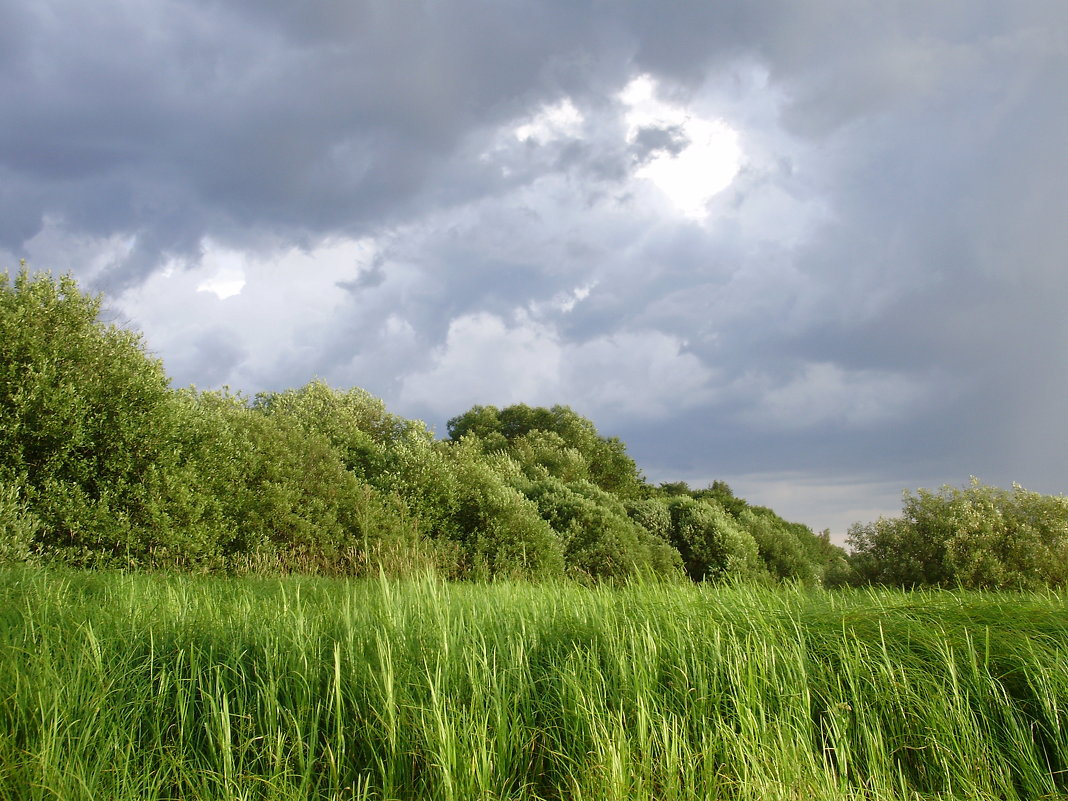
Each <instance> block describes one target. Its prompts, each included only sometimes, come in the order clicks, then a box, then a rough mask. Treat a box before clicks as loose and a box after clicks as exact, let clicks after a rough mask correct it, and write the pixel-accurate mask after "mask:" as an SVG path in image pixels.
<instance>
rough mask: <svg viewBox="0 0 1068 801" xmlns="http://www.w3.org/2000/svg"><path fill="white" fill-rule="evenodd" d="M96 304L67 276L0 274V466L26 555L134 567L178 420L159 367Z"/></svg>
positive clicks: (148, 541)
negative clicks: (86, 556) (30, 528)
mask: <svg viewBox="0 0 1068 801" xmlns="http://www.w3.org/2000/svg"><path fill="white" fill-rule="evenodd" d="M101 307H102V300H101V298H100V297H99V296H90V295H86V294H83V293H82V292H81V291H79V289H78V286H77V284H76V282H75V281H74V279H73V278H72V277H70V276H69V275H65V276H62V277H60V278H58V279H55V278H53V277H52V276H51V275H50V274H47V273H37V274H31V273H30V272H29V271H28V270H26V269H25V268H23V269H22V270H21V271H20V272H19V273H18V274H17V275H16V276H15V278H14V280H11V278H10V277H9V276H8V274H6V273H4V274H2V275H0V421H2V422H0V460H2V462H0V464H2V465H3V467H4V469H5V470H6V471H7V474H8V475H9V476H14V477H16V479H15V481H16V483H17V485H18V486H19V488H20V490H19V493H20V498H21V499H22V500H21V501H20V503H22V504H24V505H25V507H26V509H28V510H30V511H31V512H32V514H33V515H34V517H35V518H36V519H37V520H38V521H39V523H40V527H39V529H38V532H37V534H36V536H35V540H36V546H37V547H41V548H46V549H49V548H51V549H55V548H62V549H68V551H69V552H73V551H72V550H71V549H73V550H88V551H95V552H99V553H104V552H107V553H110V554H111V555H112V556H114V557H117V558H118V557H123V558H133V557H136V556H138V555H140V554H143V553H144V552H145V551H146V550H147V549H148V548H150V547H151V545H152V541H153V538H154V536H155V535H154V534H153V532H152V531H151V530H150V529H149V528H148V526H150V525H151V524H152V523H154V522H155V521H154V520H153V519H152V517H153V516H152V515H151V514H150V509H149V508H148V507H147V506H146V502H147V498H146V493H148V494H151V492H152V491H153V488H154V486H155V484H156V483H158V482H157V475H158V473H159V472H160V470H161V469H163V470H165V469H166V467H165V465H166V464H167V463H168V460H169V459H170V456H169V450H170V445H171V443H172V441H173V439H174V435H175V426H176V424H177V422H178V420H177V417H176V414H175V407H174V401H173V395H172V393H171V391H170V388H169V384H168V380H167V377H166V375H165V373H164V371H163V368H162V365H161V364H160V363H159V361H158V360H156V359H153V358H151V357H150V356H149V355H148V354H147V352H146V351H145V348H144V345H143V343H142V341H141V338H140V337H139V336H138V335H137V334H134V333H131V332H130V331H126V330H124V329H121V328H118V327H117V326H114V325H109V324H107V323H105V322H104V321H103V320H102V319H101Z"/></svg>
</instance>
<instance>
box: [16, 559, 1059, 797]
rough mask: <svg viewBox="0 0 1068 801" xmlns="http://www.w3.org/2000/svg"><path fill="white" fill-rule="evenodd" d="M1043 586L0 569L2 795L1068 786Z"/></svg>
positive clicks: (898, 791)
mask: <svg viewBox="0 0 1068 801" xmlns="http://www.w3.org/2000/svg"><path fill="white" fill-rule="evenodd" d="M1066 771H1068V598H1066V597H1065V596H1063V595H1026V596H1022V595H978V594H958V593H913V594H905V593H899V592H889V591H878V592H861V591H850V592H841V593H830V592H812V591H806V590H801V589H778V590H775V589H755V588H745V587H733V588H732V587H728V588H713V587H668V586H631V587H626V588H622V589H618V588H617V589H609V588H604V589H593V590H590V589H583V588H580V587H577V586H528V585H521V584H497V585H474V584H462V585H444V584H441V583H439V582H437V581H435V580H433V579H429V578H428V579H426V580H423V581H417V582H410V583H393V582H387V581H362V582H344V581H334V580H321V579H300V578H289V579H278V580H270V579H255V578H241V579H224V578H204V577H190V576H166V575H123V574H116V573H75V572H67V571H48V570H41V569H14V568H12V569H5V570H3V571H0V798H3V799H46V798H47V799H64V801H69V800H73V799H306V798H308V799H310V798H321V799H335V798H336V799H347V798H367V799H535V798H540V799H589V800H590V801H601V800H602V799H626V800H627V801H644V799H657V800H658V801H675V800H678V801H682V799H687V800H688V799H735V798H737V799H761V800H765V799H797V801H803V800H807V799H844V798H848V799H914V798H940V799H950V798H953V799H958V798H960V799H1016V798H1019V799H1038V798H1064V797H1068V773H1066Z"/></svg>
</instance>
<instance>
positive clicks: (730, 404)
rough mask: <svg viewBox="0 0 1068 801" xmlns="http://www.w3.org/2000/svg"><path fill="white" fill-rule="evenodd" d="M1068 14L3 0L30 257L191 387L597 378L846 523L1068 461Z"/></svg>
mask: <svg viewBox="0 0 1068 801" xmlns="http://www.w3.org/2000/svg"><path fill="white" fill-rule="evenodd" d="M1065 74H1068V6H1065V4H1063V3H1061V2H1059V0H1045V1H1042V2H1040V1H1039V0H1033V1H1027V0H1025V1H1022V2H1016V3H1012V4H1005V3H1002V2H994V0H979V1H978V2H966V3H965V2H945V3H938V4H933V5H932V4H930V3H923V2H909V1H907V0H896V1H895V2H885V3H875V2H845V1H844V0H803V1H802V2H785V0H783V1H782V2H763V3H752V2H742V1H741V0H736V1H735V2H720V3H679V4H674V5H671V6H665V5H664V4H654V3H651V2H629V3H628V2H624V3H614V4H610V5H609V4H600V3H574V2H538V3H534V2H525V1H520V2H514V3H491V2H475V0H449V2H440V3H430V2H414V1H409V0H391V1H390V2H385V0H382V1H381V2H378V1H372V2H363V3H349V2H329V1H327V0H321V1H314V2H309V3H304V4H301V5H300V6H294V5H293V4H291V3H281V2H247V3H242V2H228V3H215V2H206V1H205V2H197V1H194V0H186V1H185V2H178V1H177V0H174V1H171V2H165V1H163V0H161V1H160V2H156V1H155V0H153V2H146V3H139V4H136V3H124V2H117V0H103V1H102V2H99V3H94V4H84V3H76V2H73V0H54V1H51V2H50V1H49V0H42V1H41V2H36V3H32V4H31V3H18V2H14V1H13V0H0V114H2V115H3V119H4V120H5V122H4V124H3V125H2V126H0V261H2V262H3V266H5V267H11V266H15V265H16V264H17V260H18V259H20V258H26V259H28V261H29V263H30V265H31V266H32V267H34V268H39V269H44V268H51V269H54V270H56V271H68V270H69V271H71V272H73V273H74V274H75V275H76V276H77V277H78V278H79V280H80V281H81V282H82V283H83V285H85V286H86V287H89V288H92V289H95V290H103V291H105V292H106V293H107V296H108V302H109V304H110V308H111V309H112V310H113V313H114V314H115V315H116V316H117V317H119V318H121V319H124V320H129V321H130V324H131V325H133V326H134V327H136V328H138V329H140V330H143V331H144V332H145V335H146V341H147V344H148V346H149V347H150V348H151V349H152V350H153V351H154V352H155V353H156V354H158V355H159V356H160V357H161V358H163V360H164V363H165V364H166V365H167V367H168V369H169V370H170V371H171V374H172V377H173V379H174V381H175V383H176V384H188V383H195V384H197V385H199V386H204V387H213V386H219V385H222V384H228V385H230V386H232V387H235V388H240V389H243V390H246V391H250V392H254V391H257V390H262V389H279V388H284V387H288V386H297V385H300V384H303V383H305V382H307V381H308V380H310V379H312V378H313V377H316V376H318V377H321V378H323V379H325V380H327V381H329V382H330V383H332V384H334V385H337V386H352V385H357V386H362V387H365V388H366V389H368V390H369V391H371V392H373V393H375V394H378V395H380V396H382V397H383V398H384V399H385V400H386V401H387V403H388V404H389V405H390V406H391V408H393V409H394V410H396V411H398V412H400V413H403V414H408V415H412V416H419V417H422V418H424V419H426V420H427V421H428V422H430V423H431V424H432V425H434V426H435V427H436V428H437V429H438V430H439V431H443V429H444V421H445V420H446V419H448V418H449V417H451V416H453V415H455V414H458V413H459V412H462V411H463V410H465V409H466V408H468V407H469V406H471V405H472V404H475V403H496V404H506V403H511V402H517V401H525V402H528V403H538V404H551V403H566V404H569V405H571V406H572V407H574V408H575V409H576V410H577V411H579V412H580V413H583V414H586V415H588V416H590V417H591V418H593V419H594V420H595V422H597V424H598V425H599V427H600V428H601V429H602V430H603V431H605V432H606V433H610V434H615V435H618V436H620V437H622V438H623V439H624V440H625V441H626V442H627V443H628V444H629V446H630V448H631V451H632V453H633V455H634V456H635V457H636V458H637V460H638V462H639V464H641V465H642V466H643V467H644V468H645V470H646V472H647V474H648V475H649V477H650V478H651V479H653V480H674V479H687V480H689V481H691V482H693V483H697V484H703V483H705V482H708V481H711V480H713V479H724V480H727V481H728V482H729V483H731V484H732V486H734V487H735V489H736V490H737V491H739V492H740V493H741V494H743V495H745V496H747V497H749V498H750V500H752V501H754V502H757V503H765V504H768V505H771V506H773V507H774V508H775V509H776V510H777V511H780V512H781V513H782V514H784V515H786V516H787V517H792V518H793V519H799V520H802V521H803V522H806V523H808V524H809V525H811V526H813V527H814V528H817V529H821V528H823V527H825V526H826V527H831V528H832V530H833V531H834V532H835V533H836V534H837V535H840V534H842V533H843V532H844V530H845V527H846V526H847V525H848V524H849V523H850V522H852V521H853V520H861V519H870V518H871V517H873V516H875V515H877V514H879V513H882V512H893V511H895V510H896V509H897V508H898V501H899V496H900V491H901V490H902V489H905V488H910V487H913V488H914V487H917V486H937V485H940V484H942V483H951V484H958V485H959V484H962V483H964V482H965V481H967V479H968V476H969V475H978V476H980V477H981V478H983V479H984V480H986V481H988V482H990V483H996V484H1002V485H1007V484H1008V483H1009V482H1011V481H1019V482H1020V483H1022V484H1024V485H1025V486H1028V487H1029V488H1033V489H1036V490H1039V491H1043V492H1058V493H1060V492H1064V491H1066V490H1068V448H1065V447H1064V445H1065V443H1066V442H1068V422H1066V419H1068V418H1066V416H1065V415H1064V413H1063V398H1065V397H1066V396H1068V358H1066V357H1068V322H1066V319H1068V315H1066V314H1065V312H1064V310H1065V308H1068V281H1066V266H1068V265H1066V261H1065V257H1064V255H1063V254H1064V244H1063V242H1064V235H1063V228H1064V223H1063V221H1064V219H1065V217H1066V211H1068V182H1066V181H1065V176H1066V175H1068V102H1066V100H1065V95H1064V90H1063V86H1062V84H1063V75H1065Z"/></svg>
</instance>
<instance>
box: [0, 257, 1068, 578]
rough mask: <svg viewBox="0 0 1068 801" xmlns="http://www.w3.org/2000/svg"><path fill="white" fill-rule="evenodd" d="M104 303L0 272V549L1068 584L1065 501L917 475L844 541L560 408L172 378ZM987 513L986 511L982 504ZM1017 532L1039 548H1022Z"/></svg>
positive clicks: (286, 562) (19, 557)
mask: <svg viewBox="0 0 1068 801" xmlns="http://www.w3.org/2000/svg"><path fill="white" fill-rule="evenodd" d="M102 303H103V300H102V298H101V297H100V296H93V295H89V294H86V293H84V292H82V291H81V290H80V289H79V287H78V285H77V283H76V282H75V280H74V279H73V278H72V277H70V276H62V277H59V278H54V277H53V276H52V275H51V274H47V273H31V272H30V271H28V270H27V269H26V268H25V267H23V269H22V270H21V271H19V272H18V273H17V274H16V275H15V276H14V278H12V277H10V276H9V275H7V274H0V561H8V562H11V561H40V562H51V563H56V562H58V563H62V564H69V565H78V566H120V567H138V568H172V569H186V570H225V571H304V572H320V573H330V574H342V575H361V574H367V573H376V574H377V573H378V572H379V571H384V572H385V573H387V574H389V575H404V574H406V573H411V572H421V571H424V570H426V569H433V570H436V571H438V572H439V573H440V574H442V575H445V576H448V577H450V578H455V579H462V578H475V579H489V578H495V577H510V578H529V579H564V578H568V579H575V580H579V581H583V582H597V581H621V580H627V579H630V578H635V577H639V576H641V577H646V578H650V579H663V580H683V579H685V578H689V579H691V580H693V581H723V580H752V581H764V582H774V581H797V582H803V583H806V584H811V585H821V584H822V585H837V584H844V583H856V582H867V581H874V582H883V583H893V584H905V585H909V584H950V583H953V582H956V583H961V584H966V585H975V586H988V585H991V579H990V577H991V576H995V577H996V580H994V581H993V585H996V586H1025V585H1026V586H1031V585H1033V584H1063V583H1064V581H1065V568H1064V566H1065V561H1066V560H1065V556H1066V551H1065V544H1066V543H1068V537H1066V536H1065V531H1064V528H1065V519H1066V516H1065V504H1064V498H1062V497H1055V498H1050V497H1046V496H1035V495H1033V494H1027V493H1024V492H1023V491H1022V490H1019V491H1014V493H1009V494H1004V493H1001V494H999V491H995V490H992V489H989V488H982V487H981V486H978V485H977V486H975V487H972V488H971V489H968V490H964V491H962V492H961V493H958V494H959V495H960V496H961V497H965V498H972V496H973V495H975V494H976V493H980V492H982V493H985V495H984V497H985V498H987V501H986V502H985V503H987V505H986V506H984V505H983V504H982V503H979V502H976V503H972V504H971V505H968V504H967V503H964V502H962V501H960V500H959V499H957V498H958V496H957V495H954V496H953V497H952V498H950V497H949V496H945V495H944V494H943V495H932V494H921V495H920V496H919V497H918V499H916V503H914V504H912V505H909V504H910V502H909V501H908V500H907V502H906V511H905V515H904V516H903V517H902V518H901V519H900V520H890V521H888V520H880V521H878V522H877V523H874V524H869V525H868V526H856V527H854V529H853V530H852V531H851V539H850V542H851V544H852V547H853V553H852V554H847V553H846V551H845V550H843V549H841V548H839V547H837V546H835V545H834V544H832V543H831V542H830V540H829V537H828V536H827V535H826V533H824V534H822V535H818V534H815V533H813V532H812V531H811V530H810V529H809V528H808V527H806V526H803V525H801V524H797V523H790V522H788V521H786V520H784V519H783V518H781V517H780V516H779V515H777V514H776V513H775V512H773V511H772V510H771V509H767V508H764V507H760V506H754V505H751V504H749V503H747V502H746V501H745V500H744V499H741V498H738V497H736V496H735V495H734V494H733V493H732V492H731V489H730V487H729V486H727V485H726V484H724V483H722V482H715V483H713V484H712V485H711V486H710V487H707V488H704V489H696V490H695V489H691V488H690V487H688V486H687V485H686V484H684V483H681V482H679V483H671V484H661V485H659V486H654V485H652V484H650V483H649V482H647V481H646V480H645V478H644V476H643V475H642V473H641V471H640V470H639V469H638V466H637V465H636V464H635V462H634V461H633V459H631V457H630V456H629V455H628V454H627V450H626V447H625V445H624V443H623V442H621V441H620V440H619V439H617V438H614V437H606V436H602V435H601V434H600V433H599V432H598V431H597V429H596V427H595V425H594V424H593V423H592V422H591V421H590V420H588V419H587V418H585V417H582V416H581V415H579V414H577V413H576V412H575V411H573V410H572V409H570V408H568V407H566V406H553V407H551V408H541V407H539V408H535V407H530V406H527V405H524V404H517V405H513V406H509V407H506V408H497V407H494V406H475V407H473V408H472V409H470V410H468V411H466V412H464V413H462V414H460V415H458V416H457V417H454V418H453V419H451V420H450V421H449V422H448V427H447V428H448V436H447V437H446V438H444V439H438V438H437V437H435V436H434V434H433V432H432V431H430V430H429V429H428V428H427V426H426V425H424V424H423V423H422V422H420V421H418V420H410V419H405V418H403V417H400V416H398V415H395V414H393V413H391V412H389V411H388V410H387V409H386V407H385V404H384V403H383V402H382V401H381V400H380V399H378V398H376V397H374V396H372V395H371V394H369V393H367V392H365V391H363V390H361V389H348V390H339V389H335V388H332V387H329V386H327V385H326V384H325V383H323V382H321V381H313V382H311V383H309V384H307V385H306V386H304V387H301V388H299V389H289V390H285V391H283V392H264V393H259V394H257V395H254V396H251V397H249V396H245V395H242V394H240V393H232V392H230V391H228V390H222V391H210V392H204V391H198V390H195V389H192V388H188V389H176V388H173V387H171V385H170V381H169V379H168V377H167V375H166V372H165V370H164V367H163V365H162V363H161V362H160V361H159V360H158V359H155V358H153V357H152V356H151V355H150V354H149V353H148V352H147V350H146V348H145V346H144V342H143V340H142V338H141V336H140V335H139V334H137V333H135V332H132V331H129V330H127V329H125V328H122V327H119V326H116V325H114V324H109V323H107V322H105V321H104V320H103V319H102V315H101V309H102ZM969 493H972V494H971V495H969ZM955 499H956V500H955ZM1014 504H1015V505H1014ZM943 506H944V507H946V508H945V509H943ZM914 507H915V508H914ZM990 510H993V511H996V512H999V513H1000V515H1001V516H1000V517H998V518H997V520H998V521H1000V522H999V523H998V524H997V525H995V524H993V523H990V524H987V523H980V522H976V521H979V520H980V518H982V515H983V513H984V511H990ZM1013 510H1015V511H1013ZM1010 512H1011V513H1010ZM1058 515H1059V517H1058ZM934 519H937V520H939V521H942V522H941V523H939V524H938V525H935V524H934V523H932V522H931V521H932V520H934ZM964 521H970V522H969V523H968V525H972V528H971V529H967V532H965V533H962V532H964V531H965V530H964V529H962V528H961V526H963V525H965V522H964ZM939 526H941V527H939ZM954 526H956V528H954ZM983 526H985V528H984V527H983ZM999 526H1000V528H999ZM1057 526H1059V528H1057ZM1021 527H1027V528H1026V531H1027V532H1029V533H1028V534H1027V536H1029V537H1031V539H1030V540H1029V539H1027V537H1026V536H1023V535H1019V536H1018V531H1019V530H1021ZM1051 527H1052V528H1051ZM1054 529H1055V531H1054ZM1051 531H1053V533H1054V534H1056V536H1053V535H1051ZM943 534H944V535H945V536H944V538H943V540H944V541H942V544H941V545H935V543H934V539H937V538H938V537H941V536H943ZM1057 537H1059V539H1057ZM999 538H1000V539H999ZM1006 538H1014V539H1013V542H1014V543H1016V545H1014V546H1012V547H1007V546H1005V547H1003V544H1004V543H1003V541H1005V540H1006ZM1032 540H1034V541H1038V540H1041V541H1042V542H1044V543H1045V545H1044V547H1045V548H1046V550H1045V551H1042V556H1041V558H1037V559H1032V560H1031V561H1030V562H1028V561H1027V559H1025V558H1024V557H1023V556H1021V555H1020V554H1023V553H1024V552H1025V551H1026V550H1027V547H1028V545H1027V543H1030V542H1031V541H1032ZM1057 543H1059V545H1058V544H1057ZM1013 548H1015V549H1016V550H1013ZM1058 548H1059V549H1060V550H1058ZM989 554H996V557H993V556H989ZM936 562H937V563H938V564H941V565H943V568H942V569H941V570H939V569H935V568H934V567H932V565H933V564H935V563H936ZM895 565H896V567H895ZM1058 565H1059V567H1058ZM1025 574H1026V577H1027V579H1026V581H1025V580H1023V579H1021V578H1020V576H1023V575H1025Z"/></svg>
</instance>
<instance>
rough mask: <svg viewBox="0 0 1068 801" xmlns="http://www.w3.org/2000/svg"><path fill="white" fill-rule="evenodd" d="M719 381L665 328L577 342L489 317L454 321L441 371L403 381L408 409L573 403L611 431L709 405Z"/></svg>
mask: <svg viewBox="0 0 1068 801" xmlns="http://www.w3.org/2000/svg"><path fill="white" fill-rule="evenodd" d="M711 378H712V374H711V372H710V371H709V370H708V369H707V368H705V367H704V366H703V365H702V364H701V362H700V361H699V360H698V359H697V357H695V356H693V355H692V354H688V353H685V352H684V350H683V345H682V343H681V342H680V341H679V340H678V339H676V338H674V337H672V336H669V335H667V334H663V333H661V332H659V331H644V332H628V333H623V334H617V335H614V336H601V337H596V338H594V339H591V340H589V341H586V342H581V343H569V342H565V341H563V340H562V339H561V338H560V336H559V335H558V333H557V332H556V331H555V329H554V328H552V327H551V326H549V325H547V324H545V323H542V322H539V321H537V320H535V319H533V318H532V317H531V316H530V315H529V314H528V313H526V312H524V311H520V312H518V313H517V314H516V316H515V320H514V321H513V322H512V323H511V324H509V323H508V322H506V321H505V320H504V319H502V318H501V317H499V316H496V315H492V314H488V313H485V312H479V313H475V314H469V315H464V316H462V317H459V318H457V319H455V320H453V321H452V323H451V325H450V326H449V332H448V336H447V338H446V341H445V344H444V345H443V346H442V347H441V348H439V349H438V350H437V352H436V353H435V355H434V364H433V366H432V367H429V368H428V369H426V370H423V371H420V372H416V373H413V374H410V375H408V376H407V377H406V378H404V379H403V382H402V387H403V388H402V390H401V393H400V402H401V403H402V404H403V405H405V406H408V407H413V408H425V409H430V410H432V411H433V412H434V413H435V414H437V415H439V416H446V415H452V414H458V413H459V412H462V411H463V410H464V409H467V408H469V407H470V406H472V405H474V404H476V403H483V404H485V403H491V404H494V405H500V406H503V405H509V404H512V403H529V404H532V405H552V404H555V403H564V404H570V405H574V406H576V407H579V409H578V410H579V411H580V412H581V413H583V414H586V415H590V416H593V417H594V418H595V419H596V421H597V423H598V424H599V425H604V424H612V423H614V422H617V421H620V420H625V419H636V418H637V419H650V418H658V417H667V416H669V415H670V414H671V413H672V412H674V411H677V410H680V409H684V408H691V407H693V406H696V405H699V404H701V403H703V402H706V401H707V400H708V399H709V397H710V390H709V388H708V384H709V383H710V380H711Z"/></svg>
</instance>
